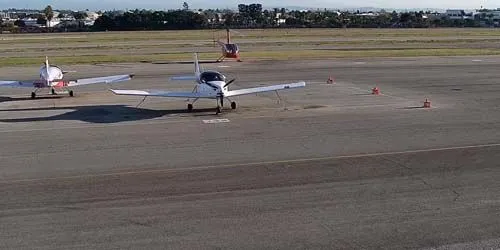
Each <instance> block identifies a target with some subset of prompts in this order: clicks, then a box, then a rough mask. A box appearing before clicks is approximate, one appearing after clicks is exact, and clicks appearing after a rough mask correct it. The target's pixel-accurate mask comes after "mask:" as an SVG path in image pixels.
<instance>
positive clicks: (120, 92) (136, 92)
mask: <svg viewBox="0 0 500 250" xmlns="http://www.w3.org/2000/svg"><path fill="white" fill-rule="evenodd" d="M110 90H111V92H113V93H114V94H116V95H135V96H159V97H182V98H215V96H213V95H207V94H203V93H196V92H175V91H163V90H118V89H110Z"/></svg>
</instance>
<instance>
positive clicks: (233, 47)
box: [226, 44, 238, 53]
mask: <svg viewBox="0 0 500 250" xmlns="http://www.w3.org/2000/svg"><path fill="white" fill-rule="evenodd" d="M226 51H228V52H230V53H236V51H238V46H237V45H236V44H226Z"/></svg>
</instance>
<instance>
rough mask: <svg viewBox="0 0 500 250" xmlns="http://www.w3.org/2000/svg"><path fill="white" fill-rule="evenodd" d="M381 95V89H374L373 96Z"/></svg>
mask: <svg viewBox="0 0 500 250" xmlns="http://www.w3.org/2000/svg"><path fill="white" fill-rule="evenodd" d="M379 94H380V89H379V88H378V87H375V88H373V89H372V95H379Z"/></svg>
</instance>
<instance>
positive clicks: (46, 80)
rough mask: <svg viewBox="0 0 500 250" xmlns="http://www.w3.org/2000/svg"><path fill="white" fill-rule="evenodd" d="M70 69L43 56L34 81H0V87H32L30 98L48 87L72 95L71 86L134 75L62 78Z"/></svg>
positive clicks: (121, 78)
mask: <svg viewBox="0 0 500 250" xmlns="http://www.w3.org/2000/svg"><path fill="white" fill-rule="evenodd" d="M68 72H72V71H63V70H62V69H61V68H60V67H58V66H56V65H49V59H48V58H47V57H45V64H44V65H42V67H41V68H40V79H38V80H35V81H27V82H23V81H0V87H15V88H34V90H33V92H31V98H32V99H34V98H35V97H36V93H37V92H38V91H39V90H40V89H43V88H50V90H51V93H52V94H53V95H55V94H57V92H58V91H60V90H65V92H67V93H69V95H70V96H73V90H71V89H70V88H71V87H74V86H79V85H87V84H95V83H114V82H121V81H128V80H130V79H132V77H134V75H133V74H128V75H114V76H104V77H94V78H83V79H78V80H72V81H67V80H63V77H64V75H65V74H66V73H68Z"/></svg>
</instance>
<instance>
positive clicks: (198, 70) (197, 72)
mask: <svg viewBox="0 0 500 250" xmlns="http://www.w3.org/2000/svg"><path fill="white" fill-rule="evenodd" d="M194 74H195V76H196V77H197V78H198V76H200V74H201V68H200V63H199V62H198V53H194Z"/></svg>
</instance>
